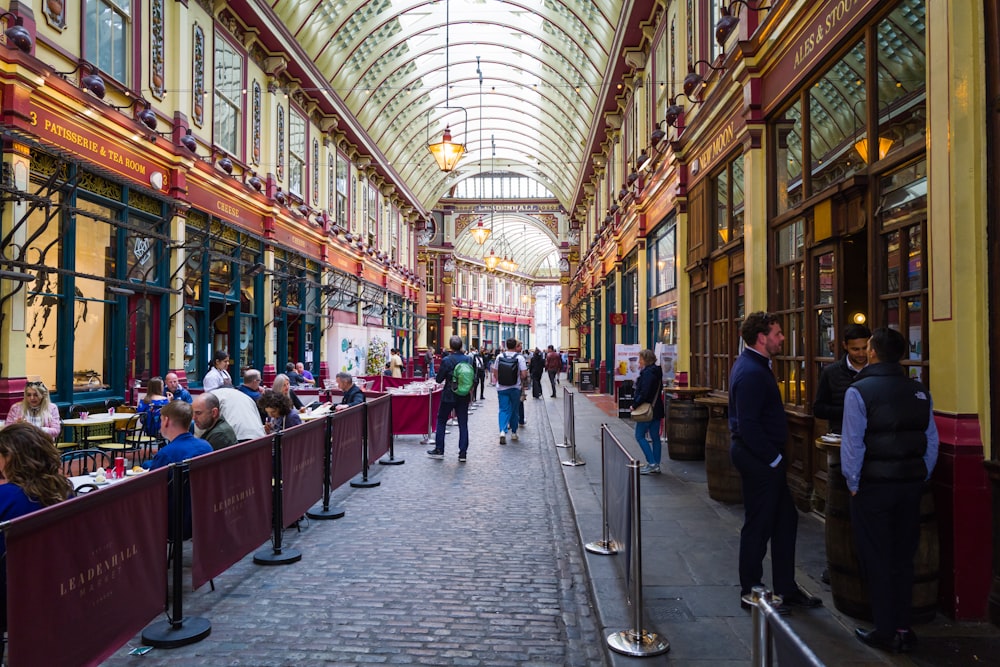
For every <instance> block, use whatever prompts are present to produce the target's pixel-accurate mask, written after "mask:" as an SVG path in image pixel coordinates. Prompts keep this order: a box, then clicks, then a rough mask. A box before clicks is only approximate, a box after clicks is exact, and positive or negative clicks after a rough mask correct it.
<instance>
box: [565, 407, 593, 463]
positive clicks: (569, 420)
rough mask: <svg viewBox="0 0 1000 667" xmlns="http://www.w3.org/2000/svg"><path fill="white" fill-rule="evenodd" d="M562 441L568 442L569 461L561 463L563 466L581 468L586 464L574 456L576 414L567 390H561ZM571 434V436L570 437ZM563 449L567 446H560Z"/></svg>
mask: <svg viewBox="0 0 1000 667" xmlns="http://www.w3.org/2000/svg"><path fill="white" fill-rule="evenodd" d="M563 396H564V399H563V414H564V415H565V417H564V419H563V440H565V441H567V442H569V447H570V450H569V460H568V461H563V462H562V464H563V465H564V466H582V465H587V462H586V461H584V460H583V459H581V458H580V457H579V456H577V455H576V414H575V413H574V409H573V393H572V392H571V391H569V390H568V389H563ZM570 434H572V435H570ZM560 446H562V447H565V446H567V445H565V444H563V445H560Z"/></svg>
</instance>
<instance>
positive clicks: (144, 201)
mask: <svg viewBox="0 0 1000 667" xmlns="http://www.w3.org/2000/svg"><path fill="white" fill-rule="evenodd" d="M128 205H129V206H130V207H131V208H134V209H137V210H139V211H145V212H146V213H151V214H152V215H155V216H160V215H163V202H161V201H160V200H159V199H154V198H152V197H150V196H149V195H146V194H143V193H141V192H136V191H135V190H130V191H129V194H128Z"/></svg>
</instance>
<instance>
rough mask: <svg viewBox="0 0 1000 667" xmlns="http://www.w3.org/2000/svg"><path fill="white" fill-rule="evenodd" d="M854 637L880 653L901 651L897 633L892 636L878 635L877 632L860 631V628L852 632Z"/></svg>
mask: <svg viewBox="0 0 1000 667" xmlns="http://www.w3.org/2000/svg"><path fill="white" fill-rule="evenodd" d="M854 636H855V637H857V638H858V639H860V640H861V641H862V642H863V643H865V644H867V645H868V646H871V647H872V648H877V649H879V650H880V651H887V652H889V653H899V652H900V651H901V650H902V642H901V639H900V636H899V633H898V632H897V633H896V634H893V635H886V634H882V633H880V632H879V631H878V630H862V629H861V628H857V629H855V630H854Z"/></svg>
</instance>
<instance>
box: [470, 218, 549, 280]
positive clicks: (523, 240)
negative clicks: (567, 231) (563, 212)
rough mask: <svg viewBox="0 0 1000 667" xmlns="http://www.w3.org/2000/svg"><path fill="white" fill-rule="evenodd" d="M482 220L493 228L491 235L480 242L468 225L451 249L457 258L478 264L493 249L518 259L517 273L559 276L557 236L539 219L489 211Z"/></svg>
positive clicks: (499, 255)
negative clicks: (473, 236)
mask: <svg viewBox="0 0 1000 667" xmlns="http://www.w3.org/2000/svg"><path fill="white" fill-rule="evenodd" d="M476 220H477V221H478V220H479V218H478V217H477V218H476ZM482 220H483V224H485V225H486V227H488V228H490V229H492V230H493V233H492V234H490V238H489V239H487V240H486V243H484V244H483V245H479V244H478V243H477V242H476V240H475V239H474V238H472V235H471V234H470V233H469V230H471V229H472V225H469V226H468V227H466V228H465V229H464V230H462V233H461V234H459V235H458V238H456V239H455V245H454V249H453V251H452V252H453V254H454V255H455V256H456V257H458V258H464V259H471V260H473V261H475V262H477V263H478V262H482V261H483V259H484V258H485V257H486V256H487V255H489V254H490V252H491V251H493V252H494V253H496V255H497V256H498V257H502V256H504V255H507V256H510V257H511V258H513V259H515V260H516V261H517V263H518V264H519V266H518V268H517V272H516V273H517V274H523V275H528V276H531V277H533V278H538V279H550V280H551V279H556V278H558V277H559V250H558V248H557V245H556V237H555V235H554V234H553V233H552V232H551V231H549V230H548V229H546V228H545V227H543V226H542V225H540V224H538V221H537V220H535V219H534V218H532V217H531V216H528V215H525V214H523V213H510V212H497V213H486V214H484V215H483V216H482Z"/></svg>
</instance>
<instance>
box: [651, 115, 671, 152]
mask: <svg viewBox="0 0 1000 667" xmlns="http://www.w3.org/2000/svg"><path fill="white" fill-rule="evenodd" d="M662 124H663V121H662V120H661V121H657V123H656V127H654V128H653V131H652V132H650V133H649V141H650V143H651V144H652V145H653V148H656V147H657V146H659V145H660V142H661V141H663V139H664V138H665V137H666V136H667V132H666V130H664V129H663V128H661V127H660V125H662Z"/></svg>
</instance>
